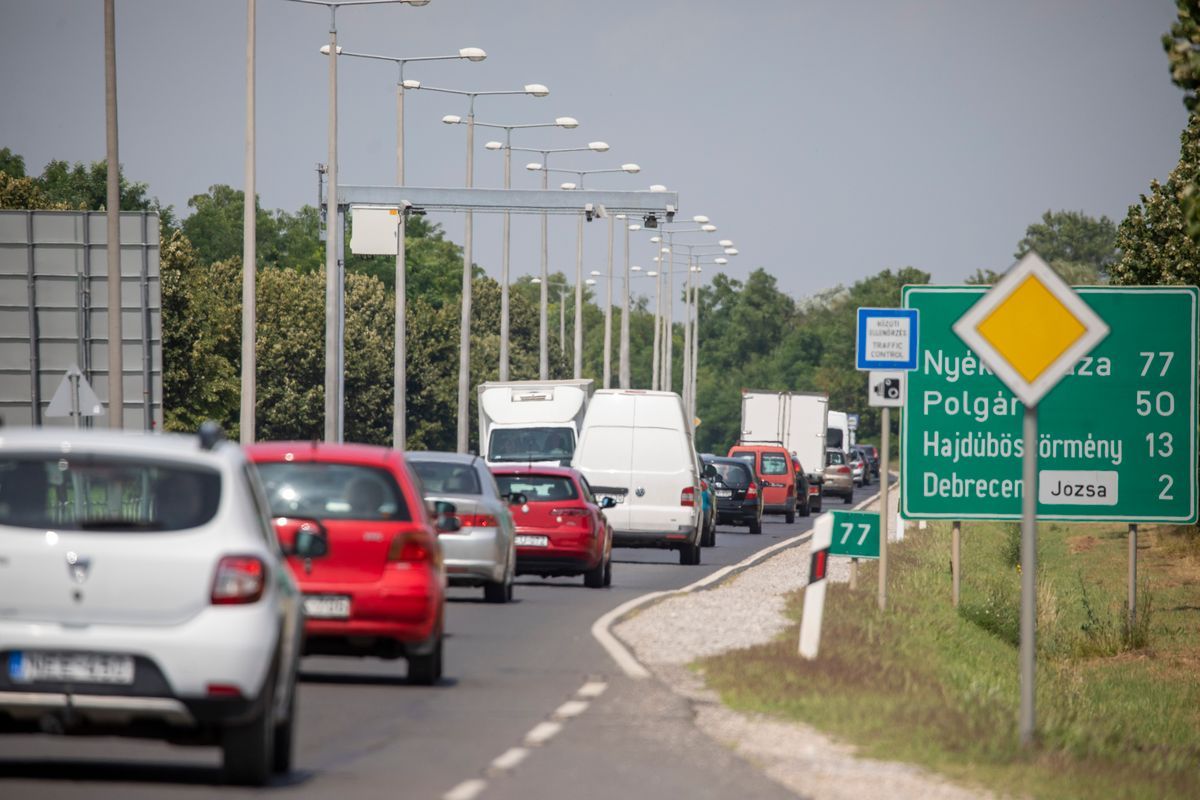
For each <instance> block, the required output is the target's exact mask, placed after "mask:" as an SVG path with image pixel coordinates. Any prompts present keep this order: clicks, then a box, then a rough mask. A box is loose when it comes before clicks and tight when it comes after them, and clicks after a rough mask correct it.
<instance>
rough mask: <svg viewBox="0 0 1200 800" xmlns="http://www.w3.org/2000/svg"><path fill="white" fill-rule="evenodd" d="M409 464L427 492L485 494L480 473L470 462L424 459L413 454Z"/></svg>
mask: <svg viewBox="0 0 1200 800" xmlns="http://www.w3.org/2000/svg"><path fill="white" fill-rule="evenodd" d="M408 464H409V466H411V467H412V468H413V471H414V472H416V473H417V476H418V477H420V479H421V488H423V489H424V490H425V494H483V487H482V486H480V484H479V473H477V472H476V471H475V468H474V467H473V466H471V465H470V464H455V463H452V462H447V461H422V460H421V459H419V458H413V457H412V456H411V455H410V456H409V459H408Z"/></svg>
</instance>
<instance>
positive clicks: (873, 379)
mask: <svg viewBox="0 0 1200 800" xmlns="http://www.w3.org/2000/svg"><path fill="white" fill-rule="evenodd" d="M905 375H906V373H904V372H898V371H892V370H886V371H884V370H871V371H870V372H869V373H867V376H868V377H867V400H868V403H867V404H868V405H870V406H875V407H885V406H886V407H887V408H901V407H902V406H903V405H904V378H905Z"/></svg>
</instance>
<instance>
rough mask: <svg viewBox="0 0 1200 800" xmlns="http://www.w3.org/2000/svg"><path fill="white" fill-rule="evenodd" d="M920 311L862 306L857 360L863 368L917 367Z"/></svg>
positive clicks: (856, 344) (861, 368)
mask: <svg viewBox="0 0 1200 800" xmlns="http://www.w3.org/2000/svg"><path fill="white" fill-rule="evenodd" d="M917 318H918V317H917V310H916V309H914V308H860V309H858V337H857V340H856V342H855V353H856V363H855V367H856V368H857V369H860V370H873V369H890V370H913V369H916V368H917Z"/></svg>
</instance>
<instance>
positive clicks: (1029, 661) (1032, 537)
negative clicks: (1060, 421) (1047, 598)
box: [1019, 405, 1038, 748]
mask: <svg viewBox="0 0 1200 800" xmlns="http://www.w3.org/2000/svg"><path fill="white" fill-rule="evenodd" d="M1021 473H1022V478H1023V479H1024V488H1023V489H1022V495H1021V650H1020V658H1019V661H1020V667H1021V714H1020V725H1019V728H1020V735H1021V746H1022V747H1025V748H1028V747H1031V746H1032V745H1033V737H1034V728H1035V722H1034V694H1035V691H1034V686H1035V684H1034V668H1035V666H1036V662H1037V641H1036V638H1037V501H1038V490H1037V480H1038V475H1037V406H1036V405H1032V406H1026V407H1025V455H1024V462H1023V464H1022V470H1021Z"/></svg>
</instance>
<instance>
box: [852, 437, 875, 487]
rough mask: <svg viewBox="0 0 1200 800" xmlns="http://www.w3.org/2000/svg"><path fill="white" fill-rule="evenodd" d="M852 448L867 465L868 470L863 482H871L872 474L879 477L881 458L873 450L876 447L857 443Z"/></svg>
mask: <svg viewBox="0 0 1200 800" xmlns="http://www.w3.org/2000/svg"><path fill="white" fill-rule="evenodd" d="M850 450H851V451H852V452H853V453H856V454H858V455H859V456H860V457H861V458H862V460H863V463H864V464H866V465H867V469H866V472H865V474H864V475H863V484H864V485H865V484H868V483H870V482H871V476H872V475H874V476H875V477H876V478H878V477H879V458H878V456H876V455H875V454H874V453H873V452H872V451H874V450H875V448H874V447H870V446H868V445H863V444H856V445H854V446H852V447H851V448H850Z"/></svg>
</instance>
